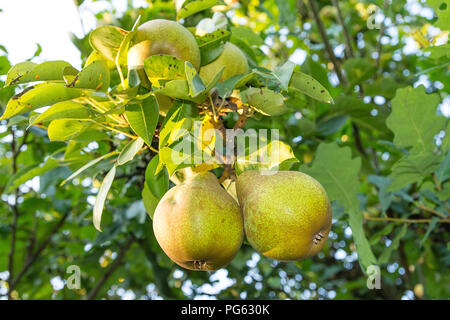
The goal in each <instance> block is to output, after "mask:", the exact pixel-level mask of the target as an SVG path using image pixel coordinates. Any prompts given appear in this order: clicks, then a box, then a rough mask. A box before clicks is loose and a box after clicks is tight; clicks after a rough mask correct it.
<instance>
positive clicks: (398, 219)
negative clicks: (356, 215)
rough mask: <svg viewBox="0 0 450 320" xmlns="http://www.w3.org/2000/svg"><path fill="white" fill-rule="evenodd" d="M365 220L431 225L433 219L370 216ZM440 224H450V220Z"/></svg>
mask: <svg viewBox="0 0 450 320" xmlns="http://www.w3.org/2000/svg"><path fill="white" fill-rule="evenodd" d="M364 219H366V220H372V221H390V222H404V223H430V222H431V221H432V219H401V218H390V217H371V216H369V215H364ZM438 222H440V223H450V219H439V220H438Z"/></svg>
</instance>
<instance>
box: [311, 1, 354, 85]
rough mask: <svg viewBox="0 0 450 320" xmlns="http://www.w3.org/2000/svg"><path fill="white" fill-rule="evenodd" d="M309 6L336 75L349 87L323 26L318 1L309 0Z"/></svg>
mask: <svg viewBox="0 0 450 320" xmlns="http://www.w3.org/2000/svg"><path fill="white" fill-rule="evenodd" d="M308 4H309V8H310V11H311V13H312V15H313V18H314V21H315V22H316V25H317V28H318V29H319V33H320V36H321V37H322V41H323V43H324V45H325V50H326V51H327V53H328V56H329V58H330V60H331V62H332V63H333V66H334V71H335V72H336V75H337V77H338V79H339V81H340V82H341V83H342V84H343V85H347V80H346V79H345V77H344V75H343V74H342V70H341V66H340V63H339V61H338V59H337V58H336V56H335V55H334V51H333V48H332V47H331V44H330V40H329V39H328V36H327V33H326V31H325V27H324V26H323V23H322V20H320V15H319V9H318V8H317V2H316V0H309V1H308Z"/></svg>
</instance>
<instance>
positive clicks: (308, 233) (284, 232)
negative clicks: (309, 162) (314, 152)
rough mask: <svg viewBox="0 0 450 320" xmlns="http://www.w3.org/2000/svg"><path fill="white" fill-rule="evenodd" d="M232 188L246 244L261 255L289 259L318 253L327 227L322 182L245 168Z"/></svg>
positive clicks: (327, 208)
mask: <svg viewBox="0 0 450 320" xmlns="http://www.w3.org/2000/svg"><path fill="white" fill-rule="evenodd" d="M236 193H237V196H238V200H239V204H240V206H241V209H242V213H243V216H244V229H245V234H246V237H247V240H248V242H249V243H250V244H251V246H252V247H253V248H254V249H255V250H256V251H258V252H260V253H261V254H263V255H264V256H266V257H269V258H272V259H276V260H281V261H291V260H300V259H303V258H307V257H311V256H313V255H315V254H316V253H318V252H319V251H320V250H321V249H322V247H323V245H324V243H325V241H326V239H327V237H328V233H329V232H330V229H331V205H330V202H329V200H328V196H327V194H326V192H325V190H324V188H323V187H322V185H321V184H320V183H319V182H318V181H316V180H315V179H314V178H312V177H310V176H309V175H307V174H304V173H301V172H297V171H279V172H277V173H274V174H273V173H272V174H261V173H260V172H259V171H255V170H249V171H245V172H244V173H242V174H241V175H239V177H238V178H237V181H236Z"/></svg>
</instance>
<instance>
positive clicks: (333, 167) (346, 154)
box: [300, 142, 376, 271]
mask: <svg viewBox="0 0 450 320" xmlns="http://www.w3.org/2000/svg"><path fill="white" fill-rule="evenodd" d="M360 169H361V159H360V158H356V159H352V154H351V149H350V148H349V147H343V148H339V146H338V144H337V143H334V142H333V143H328V144H326V143H322V144H320V145H319V147H318V149H317V152H316V157H315V160H314V161H313V164H312V166H311V167H308V166H306V165H303V166H301V167H300V171H302V172H304V173H306V174H309V175H311V176H312V177H313V178H315V179H317V180H318V181H319V182H320V183H321V184H322V185H323V186H324V188H325V190H326V191H327V194H328V197H329V199H330V201H337V202H338V203H339V204H340V205H341V206H343V207H344V208H345V210H346V211H347V212H348V214H349V224H350V228H351V229H352V233H353V239H354V241H355V245H356V250H357V252H358V257H359V262H360V264H361V267H362V268H363V270H364V271H365V270H366V269H367V267H368V266H370V265H372V264H376V258H375V256H374V255H373V253H372V250H371V248H370V244H369V242H368V240H367V238H366V235H365V233H364V229H363V212H362V211H361V209H360V208H359V200H358V198H357V193H358V189H359V182H358V181H359V179H358V174H359V171H360Z"/></svg>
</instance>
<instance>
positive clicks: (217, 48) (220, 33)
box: [195, 29, 231, 66]
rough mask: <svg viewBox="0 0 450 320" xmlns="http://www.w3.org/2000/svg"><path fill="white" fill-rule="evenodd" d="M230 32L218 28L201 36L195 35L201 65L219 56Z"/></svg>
mask: <svg viewBox="0 0 450 320" xmlns="http://www.w3.org/2000/svg"><path fill="white" fill-rule="evenodd" d="M230 36H231V33H230V32H229V31H227V30H224V29H218V30H215V31H213V32H211V33H207V34H205V35H203V36H196V37H195V38H196V40H197V44H198V46H199V49H200V55H201V66H204V65H207V64H209V63H211V62H212V61H214V60H215V59H216V58H218V57H219V56H220V54H221V53H222V51H223V47H224V45H225V43H226V42H227V41H228V40H229V39H230Z"/></svg>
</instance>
